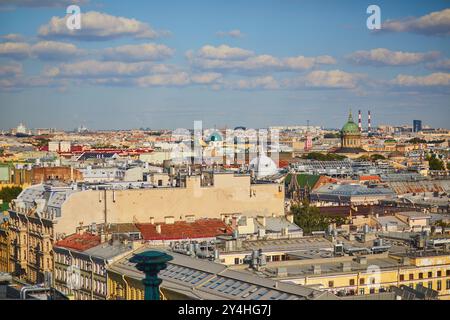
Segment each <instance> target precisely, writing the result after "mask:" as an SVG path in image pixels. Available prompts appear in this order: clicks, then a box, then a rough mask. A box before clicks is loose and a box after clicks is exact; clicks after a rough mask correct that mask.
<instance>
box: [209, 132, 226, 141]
mask: <svg viewBox="0 0 450 320" xmlns="http://www.w3.org/2000/svg"><path fill="white" fill-rule="evenodd" d="M208 141H223V138H222V136H221V135H220V133H218V132H217V131H216V132H213V134H211V135H210V136H209V139H208Z"/></svg>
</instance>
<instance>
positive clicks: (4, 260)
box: [0, 213, 11, 273]
mask: <svg viewBox="0 0 450 320" xmlns="http://www.w3.org/2000/svg"><path fill="white" fill-rule="evenodd" d="M0 219H1V220H0V273H1V272H6V273H8V272H10V271H11V265H10V261H9V260H10V259H9V256H10V253H11V251H10V246H11V240H10V235H9V234H10V233H9V219H8V218H7V217H6V216H2V214H1V213H0Z"/></svg>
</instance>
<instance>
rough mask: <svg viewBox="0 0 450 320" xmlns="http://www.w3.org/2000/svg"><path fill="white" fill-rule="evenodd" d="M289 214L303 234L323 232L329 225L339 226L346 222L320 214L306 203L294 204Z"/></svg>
mask: <svg viewBox="0 0 450 320" xmlns="http://www.w3.org/2000/svg"><path fill="white" fill-rule="evenodd" d="M291 214H293V215H294V222H295V224H297V225H298V226H299V227H300V228H302V229H303V232H304V233H305V234H311V232H313V231H324V230H326V229H327V227H328V225H329V224H331V223H336V225H338V226H340V225H342V224H344V223H345V222H346V219H345V218H343V217H328V216H325V215H322V214H321V213H320V209H319V208H317V207H315V206H311V205H310V204H309V202H308V201H304V202H303V203H302V204H296V205H293V206H292V207H291Z"/></svg>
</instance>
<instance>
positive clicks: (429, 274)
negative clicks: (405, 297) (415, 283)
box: [400, 270, 450, 281]
mask: <svg viewBox="0 0 450 320" xmlns="http://www.w3.org/2000/svg"><path fill="white" fill-rule="evenodd" d="M426 275H427V277H428V278H433V272H432V271H428V272H427V273H426ZM445 276H447V277H449V276H450V270H446V271H445ZM436 277H442V271H441V270H438V271H437V272H436ZM418 279H424V273H423V272H419V274H418ZM404 280H405V275H404V274H401V275H400V281H404ZM408 280H415V279H414V273H410V274H409V275H408Z"/></svg>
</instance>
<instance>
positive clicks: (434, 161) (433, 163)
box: [428, 154, 445, 170]
mask: <svg viewBox="0 0 450 320" xmlns="http://www.w3.org/2000/svg"><path fill="white" fill-rule="evenodd" d="M428 165H429V167H430V170H445V165H444V161H442V160H440V159H439V158H437V157H436V155H435V154H433V155H431V156H430V157H428Z"/></svg>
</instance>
